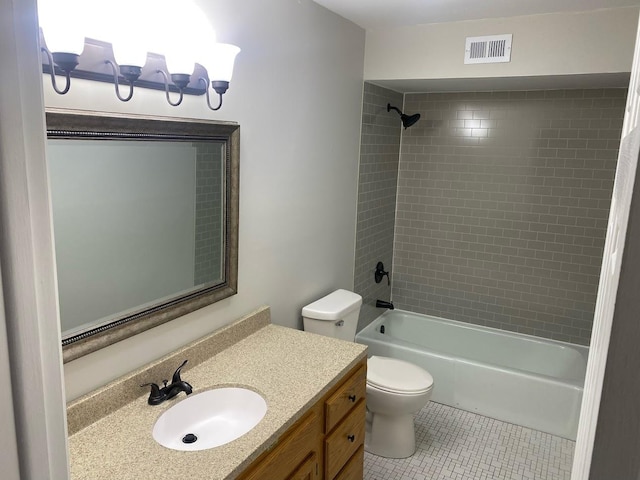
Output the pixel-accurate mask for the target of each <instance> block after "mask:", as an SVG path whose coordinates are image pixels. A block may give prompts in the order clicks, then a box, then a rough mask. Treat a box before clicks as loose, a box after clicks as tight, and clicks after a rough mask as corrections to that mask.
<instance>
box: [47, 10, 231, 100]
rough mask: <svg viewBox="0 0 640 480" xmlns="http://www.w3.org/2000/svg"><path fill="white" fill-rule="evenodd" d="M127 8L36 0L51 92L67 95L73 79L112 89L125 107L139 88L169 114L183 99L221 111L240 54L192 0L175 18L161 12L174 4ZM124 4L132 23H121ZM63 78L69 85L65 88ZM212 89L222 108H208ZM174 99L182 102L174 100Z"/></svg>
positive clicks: (125, 18) (129, 21) (125, 21)
mask: <svg viewBox="0 0 640 480" xmlns="http://www.w3.org/2000/svg"><path fill="white" fill-rule="evenodd" d="M127 1H128V0H111V2H109V5H108V6H107V5H102V2H100V4H98V5H96V4H94V3H93V2H86V1H81V0H56V1H55V4H54V0H39V2H38V15H39V20H40V26H41V32H40V45H41V51H42V53H43V55H42V70H43V72H44V73H48V74H49V75H50V76H51V84H52V86H53V89H54V91H55V92H56V93H58V94H60V95H64V94H66V93H67V92H68V91H69V89H70V87H71V77H74V78H81V79H85V80H94V81H100V82H108V83H113V84H114V87H115V94H116V97H117V98H118V99H119V100H121V101H123V102H128V101H129V100H131V99H132V98H133V93H134V87H141V88H150V89H156V90H163V91H164V92H165V98H166V100H167V102H168V103H169V104H170V105H172V106H178V105H180V104H181V103H182V100H183V98H184V95H204V96H205V98H206V103H207V106H208V107H209V108H210V109H211V110H219V109H220V107H221V106H222V96H223V95H224V93H225V92H226V91H227V89H228V88H229V82H230V81H231V76H232V73H233V65H234V62H235V58H236V55H237V54H238V53H239V52H240V49H239V48H238V47H236V46H235V45H229V44H223V43H216V38H215V32H214V30H213V28H212V27H211V25H210V24H209V23H208V21H207V20H206V16H205V15H204V13H203V12H202V11H201V10H200V9H199V8H198V7H197V6H196V5H195V4H194V3H193V1H192V0H183V1H182V2H181V4H180V9H179V11H178V12H176V13H175V14H171V15H170V16H169V14H167V12H169V11H171V10H166V9H164V11H163V8H162V7H163V6H164V5H161V4H165V3H167V6H168V1H169V0H136V1H135V2H133V4H131V2H128V3H127ZM61 3H63V4H64V5H61ZM87 3H91V9H92V10H91V12H89V11H88V8H89V7H88V6H87ZM114 3H116V4H118V3H120V4H122V5H114ZM125 4H126V9H127V10H128V13H127V15H121V16H118V17H117V18H116V17H115V16H116V15H117V14H118V13H119V12H122V11H125V10H123V8H125ZM173 6H175V4H173ZM132 8H135V9H136V11H135V12H132V11H131V9H132ZM96 9H97V10H98V11H96ZM70 11H72V12H74V14H73V15H70V14H69V13H68V12H70ZM180 26H182V31H178V30H180ZM145 29H146V31H145ZM151 52H163V55H160V54H158V53H151ZM58 75H60V76H63V77H64V78H65V85H64V86H63V87H61V86H59V85H58V80H57V76H58ZM123 85H126V86H128V93H127V94H126V95H123V94H122V93H121V91H120V90H121V87H122V86H123ZM209 87H211V89H213V90H214V92H215V94H216V95H217V96H218V102H217V105H212V104H211V96H210V92H209ZM170 93H178V97H177V98H176V99H175V100H172V99H171V96H170Z"/></svg>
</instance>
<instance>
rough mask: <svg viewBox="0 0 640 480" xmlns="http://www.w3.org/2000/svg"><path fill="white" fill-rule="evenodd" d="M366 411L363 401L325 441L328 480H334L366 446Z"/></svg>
mask: <svg viewBox="0 0 640 480" xmlns="http://www.w3.org/2000/svg"><path fill="white" fill-rule="evenodd" d="M365 411H366V410H365V402H364V399H361V400H360V401H359V402H358V403H357V404H356V407H355V408H354V409H353V410H352V412H351V413H350V414H349V415H348V416H347V417H346V418H345V419H344V420H343V421H342V422H341V423H340V424H339V425H338V426H337V427H336V429H335V430H334V431H333V432H332V433H331V434H330V435H329V436H328V437H327V439H326V440H325V466H326V470H325V472H326V475H325V478H326V480H331V479H333V478H334V477H335V476H336V474H337V473H338V472H339V471H340V470H341V469H342V467H343V466H344V465H345V463H347V460H349V458H350V457H351V456H352V455H353V454H354V453H355V452H356V451H357V450H358V448H360V446H362V445H363V444H364V421H365Z"/></svg>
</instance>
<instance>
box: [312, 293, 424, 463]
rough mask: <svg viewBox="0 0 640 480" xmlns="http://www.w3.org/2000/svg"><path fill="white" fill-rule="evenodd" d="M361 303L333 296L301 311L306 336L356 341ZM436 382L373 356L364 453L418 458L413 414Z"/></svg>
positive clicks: (411, 367) (352, 296)
mask: <svg viewBox="0 0 640 480" xmlns="http://www.w3.org/2000/svg"><path fill="white" fill-rule="evenodd" d="M361 305H362V297H361V296H360V295H358V294H356V293H353V292H350V291H348V290H336V291H335V292H333V293H330V294H329V295H327V296H325V297H323V298H321V299H319V300H317V301H315V302H313V303H311V304H309V305H307V306H306V307H304V308H303V309H302V318H303V322H304V329H305V331H307V332H312V333H317V334H320V335H325V336H331V337H335V338H340V339H342V340H348V341H354V340H355V334H356V328H357V324H358V315H359V313H360V307H361ZM432 390H433V377H432V376H431V375H430V374H429V372H427V371H426V370H424V369H422V368H420V367H418V366H417V365H413V364H412V363H409V362H405V361H403V360H398V359H395V358H388V357H380V356H372V357H371V358H369V359H368V360H367V387H366V394H367V400H366V402H367V419H366V434H365V444H364V448H365V450H366V451H367V452H369V453H373V454H374V455H380V456H382V457H388V458H406V457H410V456H411V455H413V454H414V453H415V449H416V441H415V427H414V421H413V414H414V413H416V412H418V411H419V410H420V409H421V408H422V407H424V406H425V405H426V404H427V403H428V402H429V400H430V399H431V392H432Z"/></svg>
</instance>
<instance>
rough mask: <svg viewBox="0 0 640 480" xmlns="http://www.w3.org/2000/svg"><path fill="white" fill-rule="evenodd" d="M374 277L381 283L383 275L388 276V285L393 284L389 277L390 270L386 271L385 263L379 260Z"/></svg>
mask: <svg viewBox="0 0 640 480" xmlns="http://www.w3.org/2000/svg"><path fill="white" fill-rule="evenodd" d="M373 275H374V278H375V280H376V283H380V282H381V281H382V277H384V276H385V275H386V276H387V285H391V277H389V272H385V271H384V264H383V263H382V262H378V263H377V265H376V271H375V272H374V274H373Z"/></svg>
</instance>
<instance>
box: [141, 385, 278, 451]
mask: <svg viewBox="0 0 640 480" xmlns="http://www.w3.org/2000/svg"><path fill="white" fill-rule="evenodd" d="M265 413H267V403H266V402H265V401H264V398H262V396H260V395H259V394H257V393H256V392H254V391H252V390H248V389H246V388H216V389H214V390H208V391H206V392H202V393H198V394H195V395H190V396H188V397H187V398H185V399H184V400H182V401H181V402H180V403H177V404H176V405H174V406H173V407H171V408H170V409H169V410H167V411H166V412H164V413H163V414H162V415H161V416H160V418H158V420H157V421H156V423H155V425H154V426H153V438H154V440H155V441H156V442H158V443H159V444H160V445H163V446H165V447H167V448H171V449H173V450H190V451H193V450H206V449H207V448H214V447H219V446H220V445H224V444H225V443H229V442H230V441H232V440H235V439H236V438H239V437H241V436H242V435H244V434H245V433H247V432H249V431H250V430H251V429H252V428H253V427H255V426H256V425H257V424H258V423H259V422H260V420H262V418H263V417H264V415H265Z"/></svg>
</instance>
